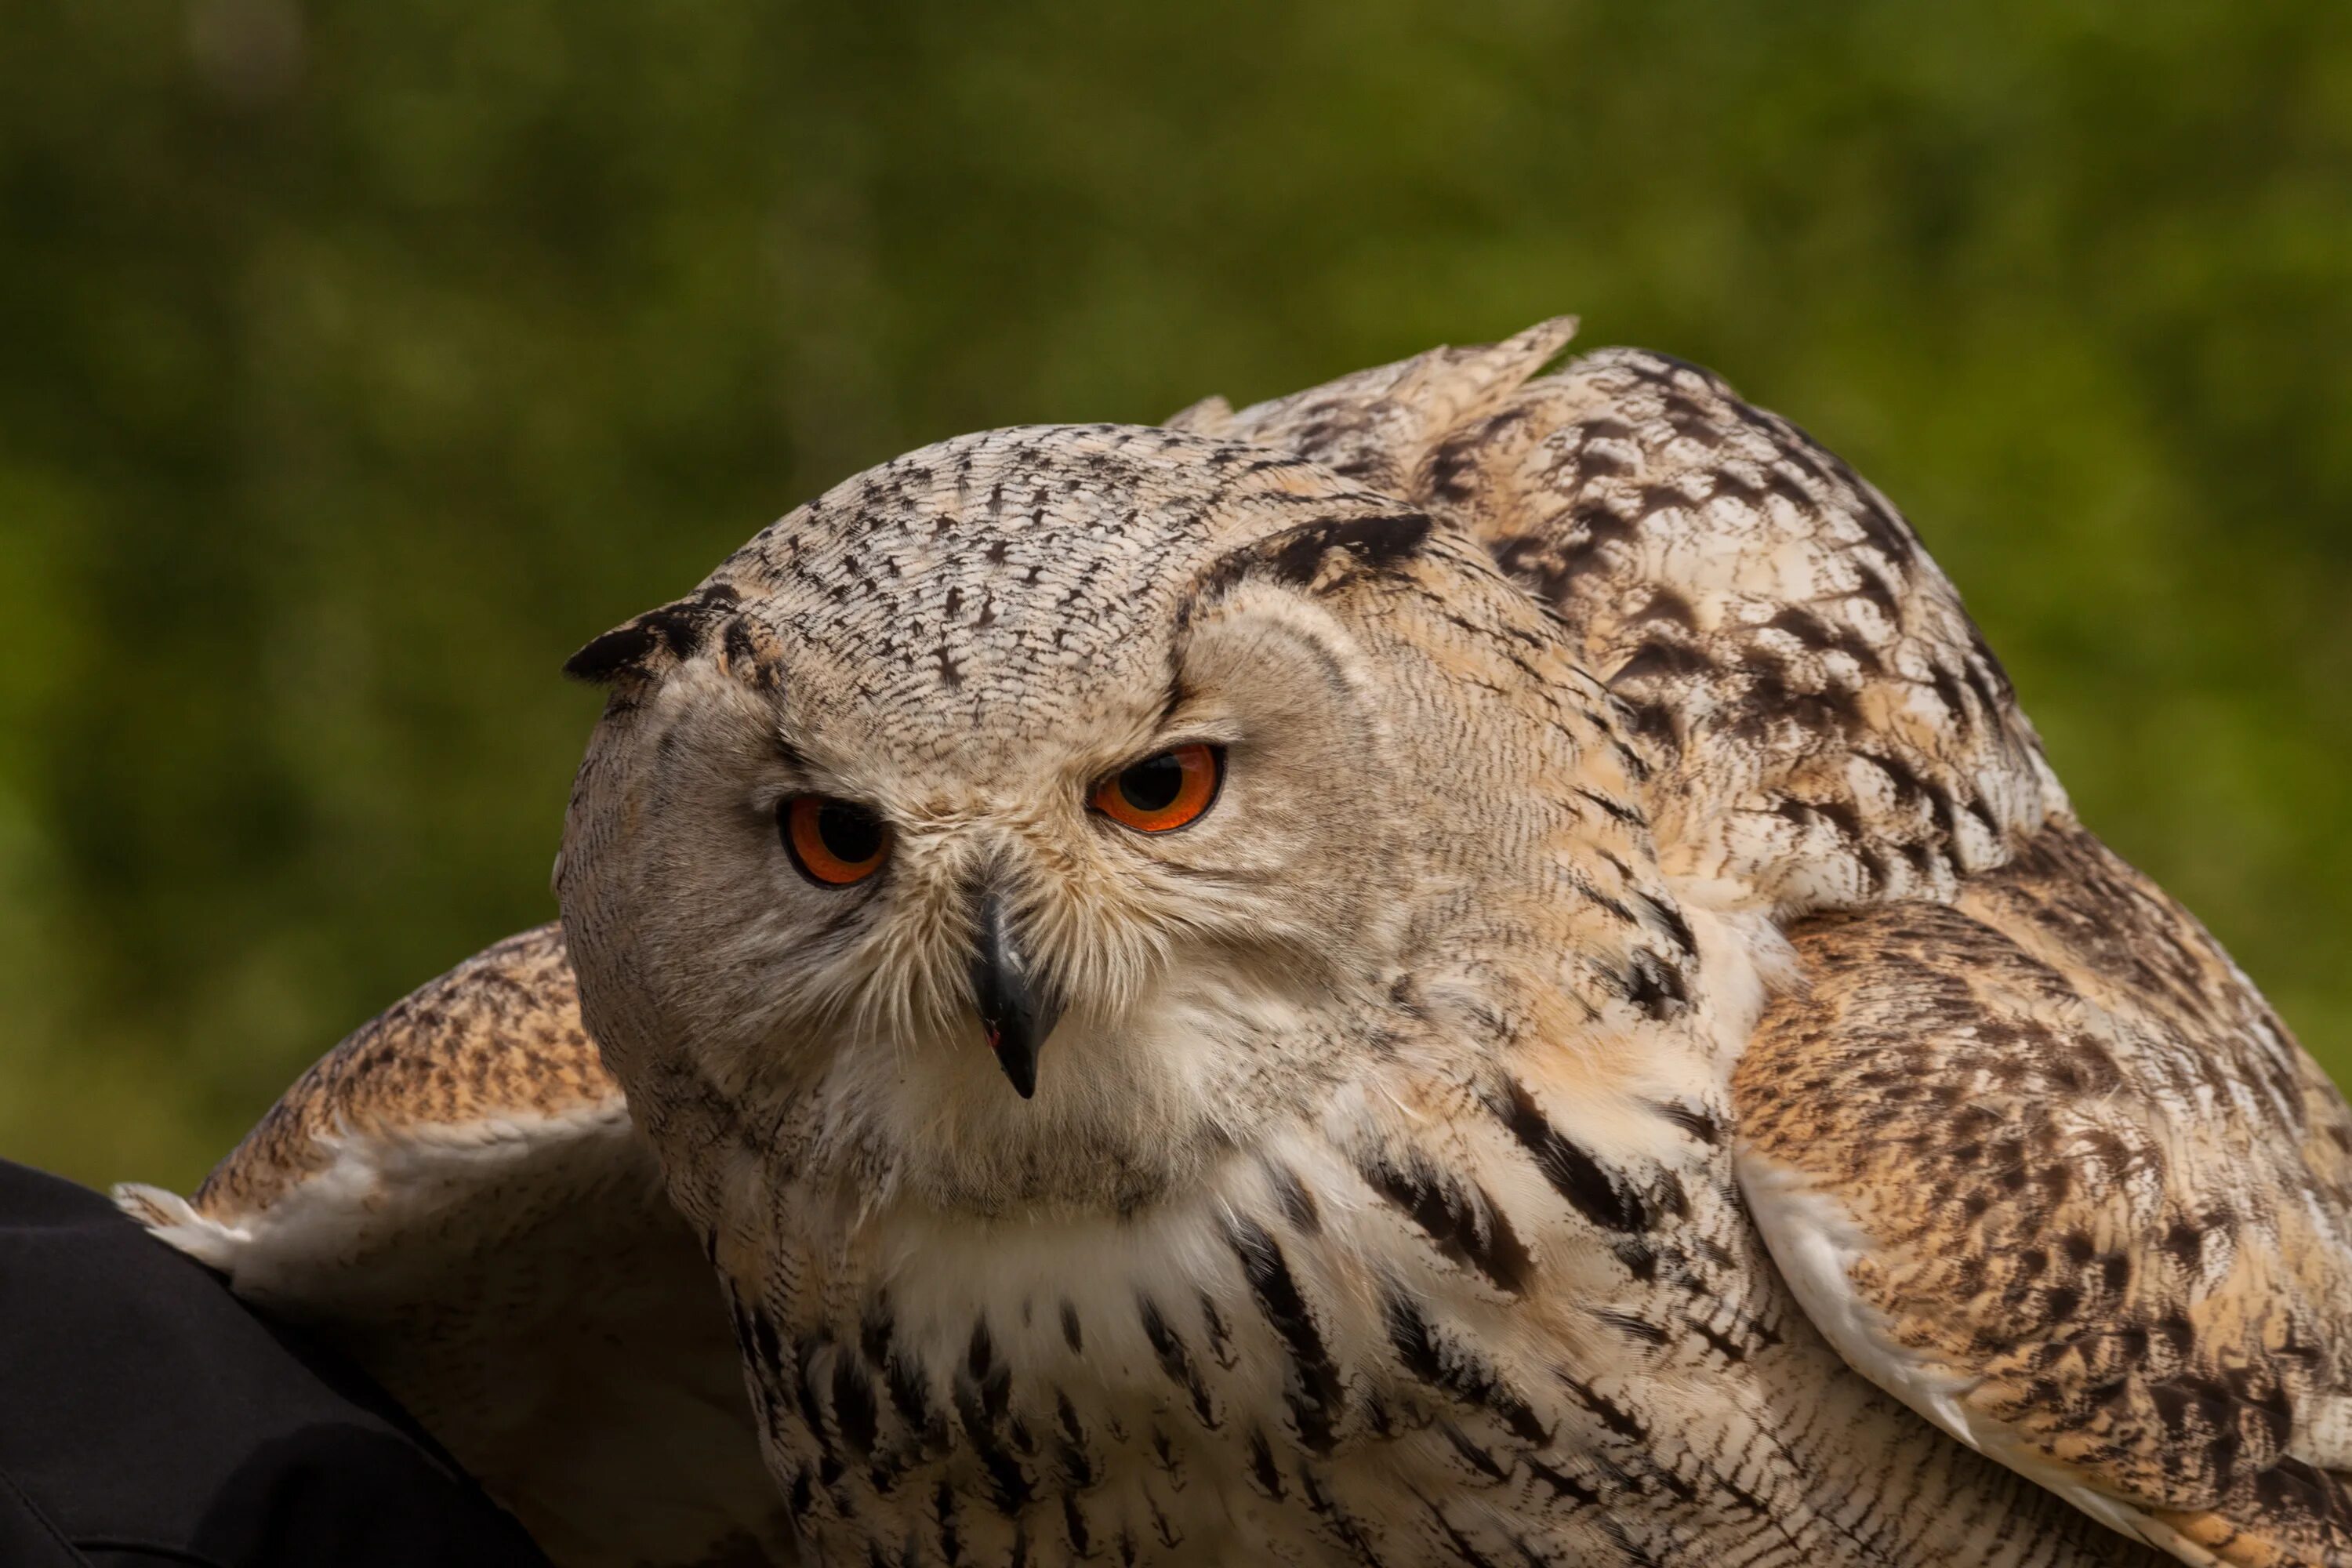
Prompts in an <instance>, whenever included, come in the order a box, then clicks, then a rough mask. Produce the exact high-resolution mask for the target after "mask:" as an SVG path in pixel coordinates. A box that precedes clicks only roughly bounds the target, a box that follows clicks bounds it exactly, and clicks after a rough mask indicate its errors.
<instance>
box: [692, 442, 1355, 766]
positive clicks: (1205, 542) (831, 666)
mask: <svg viewBox="0 0 2352 1568" xmlns="http://www.w3.org/2000/svg"><path fill="white" fill-rule="evenodd" d="M1383 504H1386V505H1393V503H1392V502H1386V503H1384V502H1383V501H1381V499H1380V498H1375V497H1371V496H1369V495H1366V494H1364V493H1363V492H1360V491H1356V490H1352V489H1349V486H1348V485H1347V484H1346V482H1345V481H1344V480H1342V479H1339V477H1338V476H1336V475H1334V474H1331V473H1330V472H1329V471H1328V470H1326V469H1322V468H1317V467H1315V466H1314V465H1312V464H1308V463H1305V462H1303V461H1301V460H1299V459H1297V458H1289V457H1287V456H1286V455H1283V454H1280V453H1276V452H1272V451H1269V450H1267V449H1265V448H1262V447H1250V446H1246V445H1243V444H1239V443H1233V442H1220V441H1214V440H1210V439H1205V438H1202V437H1193V436H1188V435H1185V434H1182V433H1181V432H1177V431H1171V430H1162V429H1157V428H1151V427H1146V426H1036V427H1029V428H1022V429H1013V430H995V431H987V432H983V433H982V434H980V435H976V436H968V437H960V438H958V439H956V440H953V441H948V442H943V443H941V444H940V445H938V446H935V447H925V448H923V449H921V450H919V451H916V452H910V453H908V455H906V456H905V457H902V458H897V459H895V460H894V461H892V462H890V463H887V464H885V465H883V466H881V467H880V468H873V469H869V470H868V471H866V473H864V474H860V475H858V476H857V477H856V478H855V479H850V480H848V481H846V482H845V483H844V484H842V485H839V486H837V487H835V489H832V490H830V491H828V492H827V493H826V494H825V495H824V496H823V497H821V498H819V499H818V500H815V501H814V502H812V503H810V504H809V505H808V506H806V507H803V508H802V509H801V510H798V511H795V512H793V514H792V515H790V516H788V517H786V518H784V519H783V520H782V521H780V522H778V523H777V524H775V525H774V526H773V527H772V528H770V529H769V530H767V531H765V532H763V533H761V535H760V536H759V537H758V538H756V539H754V540H753V541H752V542H751V543H750V544H749V545H747V546H745V547H744V549H743V550H742V551H741V552H738V553H737V555H736V556H734V557H733V558H731V559H730V561H729V562H728V563H726V564H725V565H724V566H722V567H721V568H720V569H719V572H718V573H717V574H714V576H713V581H714V582H723V583H726V584H730V585H731V586H732V587H733V588H734V589H735V590H736V592H737V593H738V594H739V595H740V596H741V597H740V605H741V611H740V613H742V614H744V615H747V616H752V617H754V618H756V619H758V620H759V621H760V622H761V623H762V624H763V625H764V626H765V627H766V629H767V630H769V631H770V632H772V634H773V635H774V637H775V638H776V640H777V643H778V645H779V646H780V647H781V648H782V650H783V655H784V661H785V666H786V668H787V671H788V672H789V671H790V670H791V669H792V668H793V665H794V664H796V663H802V662H803V661H802V660H796V659H795V658H794V657H793V654H794V651H795V650H798V649H814V650H816V651H817V656H818V657H817V658H814V659H810V660H807V661H805V662H806V663H808V664H812V665H816V666H819V667H821V668H824V669H825V670H826V671H828V672H831V675H832V683H833V684H834V685H836V686H838V685H840V684H841V683H842V682H843V680H844V679H847V681H849V682H850V683H851V684H852V685H853V687H854V689H851V690H833V691H827V692H822V693H813V692H805V691H804V692H803V696H806V697H809V698H813V699H815V700H817V701H819V702H820V703H822V705H823V706H824V707H826V708H833V709H838V708H841V707H845V706H854V707H855V708H856V709H858V710H861V723H860V728H861V729H865V730H866V731H868V732H869V733H872V734H875V735H876V738H877V739H879V738H885V737H887V738H894V739H897V740H898V741H900V742H904V743H906V744H908V745H910V746H912V747H914V748H915V749H917V750H927V749H929V748H930V747H931V746H932V745H944V746H961V745H965V744H969V743H970V742H971V741H973V740H976V739H991V738H992V739H996V740H1000V741H1008V742H1018V741H1025V740H1031V739H1034V738H1036V737H1039V736H1043V735H1049V734H1062V733H1067V732H1069V731H1070V729H1071V726H1072V725H1073V723H1074V722H1078V721H1086V722H1100V721H1105V720H1111V719H1115V718H1116V717H1118V713H1117V710H1120V709H1125V708H1129V707H1132V706H1135V705H1138V704H1144V703H1150V702H1152V701H1155V700H1158V698H1159V697H1160V695H1162V694H1164V690H1165V688H1166V686H1167V680H1168V671H1169V658H1170V653H1171V640H1172V638H1173V637H1174V634H1175V626H1174V620H1175V609H1176V605H1177V601H1178V600H1179V598H1180V597H1181V595H1182V594H1183V593H1184V592H1185V590H1186V589H1187V588H1188V587H1189V586H1190V585H1191V584H1192V582H1193V581H1194V580H1195V579H1196V578H1197V577H1198V575H1199V574H1200V573H1201V571H1202V569H1204V568H1205V567H1206V566H1207V564H1208V563H1210V562H1211V561H1212V560H1213V559H1214V558H1215V557H1216V556H1218V555H1219V554H1221V553H1223V552H1225V551H1227V550H1230V549H1232V548H1234V546H1236V545H1238V544H1241V543H1244V542H1248V541H1250V540H1252V539H1255V538H1258V537H1261V536H1263V535H1265V534H1266V533H1269V532H1273V531H1277V530H1279V529H1282V528H1284V527H1287V526H1291V525H1294V524H1296V523H1298V522H1302V521H1307V520H1308V519H1310V518H1317V517H1326V516H1337V515H1346V514H1348V513H1349V512H1350V511H1352V510H1362V509H1365V508H1376V507H1379V506H1381V505H1383ZM793 684H795V683H794V682H793V681H792V679H791V678H790V675H789V674H788V675H787V681H786V685H787V688H788V690H787V695H786V700H787V702H788V703H789V702H791V701H792V700H793V699H792V694H791V692H790V690H789V688H790V687H791V686H793Z"/></svg>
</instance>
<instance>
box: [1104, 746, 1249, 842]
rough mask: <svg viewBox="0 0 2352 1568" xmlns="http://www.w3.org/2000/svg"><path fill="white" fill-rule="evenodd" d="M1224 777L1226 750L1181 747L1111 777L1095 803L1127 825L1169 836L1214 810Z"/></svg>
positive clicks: (1116, 820)
mask: <svg viewBox="0 0 2352 1568" xmlns="http://www.w3.org/2000/svg"><path fill="white" fill-rule="evenodd" d="M1224 777H1225V753H1224V749H1223V747H1221V746H1200V745H1194V746H1178V747H1176V748H1175V749H1174V750H1173V751H1167V752H1160V754H1159V755H1158V756H1156V757H1146V758H1144V759H1143V761H1141V762H1139V763H1135V764H1133V765H1132V766H1130V767H1125V768H1121V769H1120V770H1119V771H1118V772H1117V773H1113V774H1111V775H1110V777H1108V778H1107V779H1105V780H1103V782H1102V783H1100V784H1097V785H1095V793H1094V798H1093V801H1092V803H1091V804H1092V805H1093V806H1094V808H1095V809H1096V810H1097V811H1099V812H1101V813H1102V814H1103V815H1104V816H1108V817H1109V818H1110V819H1111V820H1112V821H1113V822H1116V823H1118V825H1119V826H1122V827H1132V828H1134V829H1135V830H1136V831H1137V832H1138V833H1168V832H1172V831H1173V830H1174V829H1176V828H1179V827H1181V826H1184V825H1185V824H1186V823H1189V822H1192V821H1194V820H1195V819H1197V818H1198V817H1199V816H1200V815H1201V814H1202V812H1204V811H1206V810H1208V809H1209V807H1210V805H1212V804H1213V802H1214V801H1215V800H1216V798H1217V786H1218V785H1219V784H1223V782H1224Z"/></svg>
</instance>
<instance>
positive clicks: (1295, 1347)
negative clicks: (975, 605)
mask: <svg viewBox="0 0 2352 1568" xmlns="http://www.w3.org/2000/svg"><path fill="white" fill-rule="evenodd" d="M1232 1241H1233V1247H1234V1253H1235V1254H1236V1255H1237V1256H1238V1257H1239V1258H1241V1264H1242V1272H1243V1273H1244V1275H1245V1276H1246V1277H1247V1278H1248V1279H1249V1287H1250V1294H1251V1295H1252V1296H1254V1297H1255V1299H1256V1300H1257V1304H1258V1310H1259V1311H1261V1312H1263V1313H1264V1314H1265V1319H1266V1321H1267V1322H1268V1323H1270V1324H1272V1325H1273V1327H1274V1331H1275V1333H1276V1336H1277V1337H1278V1338H1280V1339H1281V1341H1282V1342H1283V1346H1284V1348H1285V1349H1286V1350H1287V1351H1288V1352H1289V1355H1290V1370H1289V1375H1288V1376H1286V1378H1285V1379H1284V1380H1283V1381H1284V1385H1285V1386H1284V1398H1285V1402H1286V1404H1287V1405H1288V1406H1289V1408H1290V1418H1291V1420H1292V1422H1293V1423H1294V1424H1295V1425H1296V1426H1297V1428H1298V1440H1299V1441H1300V1442H1301V1443H1304V1444H1305V1445H1306V1446H1307V1447H1309V1448H1311V1449H1313V1450H1314V1451H1315V1452H1317V1453H1318V1454H1328V1453H1329V1452H1330V1451H1331V1448H1332V1445H1333V1442H1334V1437H1333V1432H1334V1428H1335V1427H1336V1426H1337V1425H1338V1423H1339V1411H1340V1405H1341V1400H1342V1398H1343V1397H1344V1394H1343V1390H1342V1387H1341V1384H1340V1381H1339V1368H1338V1367H1336V1366H1334V1365H1332V1364H1331V1358H1330V1355H1329V1353H1328V1352H1327V1351H1325V1349H1324V1348H1323V1335H1322V1333H1321V1331H1318V1329H1317V1328H1316V1326H1315V1316H1314V1314H1313V1313H1312V1312H1311V1311H1309V1310H1308V1309H1307V1301H1306V1298H1305V1297H1304V1296H1303V1295H1302V1294H1301V1293H1300V1291H1299V1289H1298V1281H1297V1279H1294V1278H1293V1277H1292V1276H1291V1272H1290V1265H1289V1264H1288V1263H1287V1262H1286V1261H1285V1260H1284V1258H1283V1256H1282V1249H1281V1248H1280V1247H1276V1245H1275V1242H1274V1237H1271V1236H1269V1235H1267V1234H1266V1232H1265V1227H1264V1226H1260V1225H1258V1224H1257V1223H1256V1222H1255V1221H1254V1220H1246V1219H1244V1220H1238V1221H1236V1222H1234V1228H1233V1233H1232Z"/></svg>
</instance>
